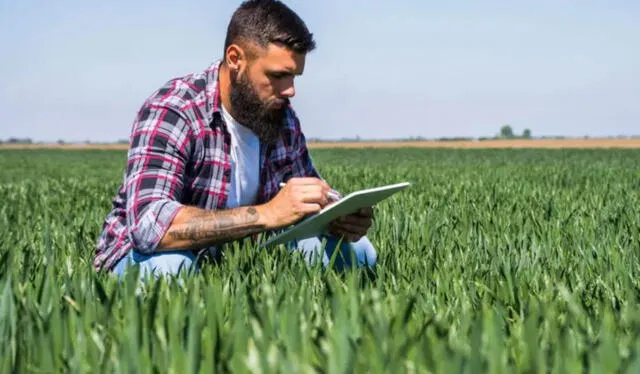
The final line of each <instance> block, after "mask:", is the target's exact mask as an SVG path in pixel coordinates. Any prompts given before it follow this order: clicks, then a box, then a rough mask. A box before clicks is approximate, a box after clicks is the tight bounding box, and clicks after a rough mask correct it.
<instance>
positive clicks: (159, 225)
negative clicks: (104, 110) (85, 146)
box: [125, 104, 191, 253]
mask: <svg viewBox="0 0 640 374" xmlns="http://www.w3.org/2000/svg"><path fill="white" fill-rule="evenodd" d="M190 138H191V129H190V126H189V124H188V123H187V121H185V119H184V118H183V117H182V116H181V115H180V114H179V112H177V111H175V110H173V109H170V108H167V107H164V106H162V105H153V104H147V105H145V106H144V107H143V108H142V109H141V110H140V111H139V113H138V116H137V118H136V121H135V123H134V126H133V131H132V134H131V146H130V149H129V153H128V155H127V172H126V176H125V183H126V194H127V209H126V214H127V227H128V230H127V233H128V235H129V239H130V240H131V242H132V243H133V248H134V250H135V251H138V252H142V253H153V252H154V251H155V250H156V248H157V246H158V244H159V243H160V241H161V240H162V237H163V236H164V235H165V233H166V232H167V229H168V228H169V226H170V225H171V222H172V221H173V219H174V217H175V216H176V214H177V213H178V211H179V209H180V208H181V207H182V205H183V204H182V203H181V198H182V194H183V188H184V173H185V170H186V165H187V162H188V156H187V155H188V154H189V152H190Z"/></svg>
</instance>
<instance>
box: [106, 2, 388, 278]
mask: <svg viewBox="0 0 640 374" xmlns="http://www.w3.org/2000/svg"><path fill="white" fill-rule="evenodd" d="M314 49H315V41H314V40H313V35H312V34H311V33H310V32H309V30H308V29H307V27H306V25H305V24H304V22H303V21H302V20H301V19H300V17H299V16H298V15H297V14H296V13H295V12H293V11H292V10H291V9H289V8H288V7H287V6H285V5H284V4H282V3H281V2H279V1H269V0H252V1H246V2H244V3H242V4H241V5H240V7H239V8H238V9H237V10H236V11H235V12H234V14H233V16H232V18H231V21H230V23H229V25H228V29H227V36H226V40H225V46H224V57H223V58H222V59H221V60H220V61H216V62H214V63H213V64H212V65H211V66H209V67H208V68H207V69H205V70H204V71H202V72H198V73H194V74H190V75H187V76H184V77H180V78H175V79H172V80H170V81H169V82H167V83H166V84H165V85H164V86H163V87H161V88H160V89H158V90H157V91H156V92H154V93H153V94H152V95H151V96H150V97H149V98H148V99H147V100H146V101H145V102H144V104H143V105H142V107H141V108H140V110H139V112H138V114H137V117H136V119H135V121H134V123H133V128H132V132H131V138H130V148H129V151H128V154H127V164H126V170H125V172H124V180H123V183H122V184H121V186H120V187H119V190H118V192H117V195H116V197H115V198H114V199H113V208H112V210H111V212H110V213H109V214H108V215H107V217H106V219H105V221H104V224H103V227H102V232H101V234H100V237H99V239H98V243H97V250H96V254H95V259H94V267H95V268H96V269H97V270H103V269H106V270H108V271H110V272H112V273H115V274H118V275H122V274H123V273H124V272H125V270H126V269H127V268H129V267H130V266H134V265H135V266H139V267H140V270H141V272H140V274H141V275H142V276H145V275H146V274H148V273H152V274H154V275H156V276H157V275H161V274H176V273H178V272H179V271H180V270H181V269H196V270H197V269H198V267H199V265H198V263H199V261H196V260H197V259H198V258H199V257H198V256H199V255H205V257H207V256H214V257H215V256H218V255H219V254H220V247H221V246H223V245H224V244H226V243H229V242H232V241H236V240H244V239H246V238H250V239H251V238H255V237H256V235H257V234H259V233H263V232H267V233H269V232H274V231H277V230H279V229H282V228H285V227H286V226H288V225H290V224H293V223H295V222H297V221H299V220H300V219H301V218H303V217H305V216H306V215H308V214H313V213H316V212H318V211H320V210H321V209H322V208H323V207H325V206H327V204H329V203H330V201H329V198H328V192H329V191H330V189H331V188H330V186H329V185H328V183H327V182H326V181H325V180H323V178H322V177H321V176H320V175H319V173H318V171H317V170H316V168H315V166H314V164H313V162H312V159H311V157H310V155H309V151H308V149H307V145H306V142H305V136H304V134H303V132H302V130H301V127H300V123H299V120H298V118H297V116H296V114H295V112H294V110H293V108H292V107H291V104H290V101H289V100H290V99H291V98H292V97H293V96H294V94H295V88H294V79H295V77H296V76H299V75H302V73H303V70H304V64H305V58H306V55H307V53H309V52H310V51H312V50H314ZM281 183H285V185H284V187H282V188H281V187H280V185H281ZM372 218H373V211H372V209H371V208H368V209H363V210H361V211H360V212H358V213H356V214H351V215H349V216H345V217H342V218H340V219H337V220H336V221H335V222H333V223H332V225H331V226H330V230H329V232H328V233H327V234H326V235H323V236H321V237H317V238H310V239H305V240H300V241H296V242H293V243H291V244H290V245H289V246H288V248H290V249H291V251H300V252H302V253H303V255H304V256H305V258H306V259H307V261H309V263H313V262H314V261H315V259H318V258H321V260H322V262H323V264H324V265H325V266H326V265H327V263H328V261H329V258H330V257H331V256H332V254H333V253H334V251H338V253H337V254H336V255H337V256H336V265H337V267H339V268H345V267H351V266H370V267H373V266H374V265H375V261H376V251H375V249H374V248H373V246H372V245H371V242H370V241H369V240H368V239H367V237H366V233H367V230H368V229H369V228H370V226H371V222H372ZM352 258H355V260H356V263H352V261H351V260H352Z"/></svg>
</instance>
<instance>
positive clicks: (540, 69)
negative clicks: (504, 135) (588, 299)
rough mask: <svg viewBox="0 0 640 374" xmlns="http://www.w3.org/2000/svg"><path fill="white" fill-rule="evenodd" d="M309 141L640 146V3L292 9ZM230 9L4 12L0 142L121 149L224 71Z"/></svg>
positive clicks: (180, 5)
mask: <svg viewBox="0 0 640 374" xmlns="http://www.w3.org/2000/svg"><path fill="white" fill-rule="evenodd" d="M285 2H286V3H287V4H288V5H289V6H291V7H292V8H293V9H294V10H295V11H296V12H298V14H300V15H301V16H302V17H303V19H304V20H305V21H306V22H307V25H308V26H309V28H310V29H311V30H312V32H314V34H315V36H316V40H317V43H318V49H317V50H316V51H314V52H313V53H312V54H310V55H309V56H308V58H307V65H306V70H305V74H304V76H303V77H300V78H298V79H297V82H296V86H297V87H296V88H297V95H296V97H295V98H294V100H293V104H294V106H295V108H296V110H297V112H298V114H299V115H300V117H301V120H302V124H303V129H304V131H305V133H306V135H307V137H321V138H327V139H329V138H341V137H354V136H356V135H359V136H360V137H362V138H378V139H381V138H396V137H409V136H423V137H427V138H436V137H443V136H474V137H478V136H491V135H494V134H495V133H497V132H498V130H499V128H500V126H501V125H502V124H511V125H512V126H513V127H514V129H515V131H516V132H518V133H519V132H521V131H522V130H523V129H524V128H530V129H531V130H532V132H533V135H534V136H535V135H547V136H550V135H569V136H584V135H590V136H607V135H632V134H640V21H639V20H640V2H638V1H636V0H629V1H616V0H611V1H593V0H581V1H567V0H555V1H550V0H536V1H529V0H527V1H517V2H514V1H511V2H507V1H490V0H487V1H455V0H454V1H447V2H442V1H409V0H398V1H377V0H373V1H364V0H349V1H344V0H343V1H341V0H324V1H308V0H307V1H302V0H295V1H294V0H290V1H285ZM238 4H239V2H237V1H227V0H216V1H202V0H192V1H164V2H159V1H153V2H152V1H148V0H137V1H135V2H134V1H123V0H113V1H110V2H88V1H78V0H74V1H71V0H59V1H56V2H49V1H47V2H45V1H35V0H21V1H14V0H11V1H10V0H0V50H2V56H3V57H2V59H0V80H1V81H2V84H1V85H0V110H1V111H2V113H3V121H2V124H0V139H6V138H9V137H12V136H16V137H31V138H33V139H35V140H43V141H55V140H57V139H65V140H69V141H84V140H92V141H113V140H117V139H121V138H127V137H128V136H129V131H130V126H131V121H132V119H133V116H134V114H135V112H136V111H137V109H138V107H139V105H140V104H141V103H142V102H143V101H144V99H145V98H146V97H147V96H148V95H149V94H150V93H151V92H152V91H153V90H155V89H156V88H158V87H159V86H160V85H162V84H163V83H164V82H165V81H167V80H168V79H170V78H173V77H176V76H180V75H182V74H185V73H189V72H192V71H198V70H202V69H204V68H205V67H207V66H208V65H209V64H210V63H211V62H212V61H214V60H216V59H218V58H220V57H221V52H222V47H223V41H224V34H225V31H226V27H227V24H228V20H229V17H230V16H231V14H232V12H233V10H234V9H235V7H236V6H237V5H238Z"/></svg>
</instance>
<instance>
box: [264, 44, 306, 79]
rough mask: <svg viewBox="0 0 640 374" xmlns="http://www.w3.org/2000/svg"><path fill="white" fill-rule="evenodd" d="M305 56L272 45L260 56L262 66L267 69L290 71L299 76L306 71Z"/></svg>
mask: <svg viewBox="0 0 640 374" xmlns="http://www.w3.org/2000/svg"><path fill="white" fill-rule="evenodd" d="M305 57H306V56H305V54H302V53H296V52H294V51H291V50H290V49H287V48H285V47H283V46H281V45H278V44H273V43H270V44H268V45H267V47H266V48H263V53H261V54H260V55H259V56H258V60H259V62H260V64H261V65H262V66H263V67H265V68H266V69H270V70H283V71H285V70H286V71H289V72H291V73H293V74H296V75H299V74H302V72H303V71H304V64H305Z"/></svg>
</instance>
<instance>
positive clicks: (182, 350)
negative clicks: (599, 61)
mask: <svg viewBox="0 0 640 374" xmlns="http://www.w3.org/2000/svg"><path fill="white" fill-rule="evenodd" d="M312 155H313V157H314V160H315V162H316V164H317V167H318V169H319V170H320V172H321V173H322V174H323V176H324V177H325V179H327V180H328V181H329V182H330V184H332V185H333V187H335V188H337V189H339V190H341V191H342V192H345V193H347V192H350V191H354V190H357V189H361V188H368V187H373V186H378V185H383V184H390V183H397V182H403V181H409V182H412V186H411V187H410V188H409V189H407V190H405V191H403V192H401V193H399V194H397V195H395V196H394V197H393V198H391V199H390V200H387V201H385V202H383V203H381V204H380V205H379V206H378V207H377V208H376V221H375V222H374V226H373V228H372V231H371V233H370V235H369V238H370V239H371V240H372V242H373V243H374V244H375V246H376V247H377V249H378V268H377V271H376V274H375V276H372V275H371V274H367V273H366V272H365V271H363V270H355V271H348V272H345V273H338V272H336V271H334V270H331V269H322V268H320V267H310V266H307V265H306V264H305V263H304V261H303V260H302V258H301V257H299V256H296V255H290V254H288V253H287V252H286V251H285V250H284V249H282V248H272V249H269V250H262V249H260V250H259V249H257V248H253V247H251V246H249V245H246V244H245V245H243V246H230V247H229V248H228V250H227V251H226V257H225V258H224V260H223V261H222V262H221V263H220V264H218V265H215V266H208V267H205V268H204V269H203V271H202V272H201V273H200V274H197V275H195V276H192V277H183V278H181V279H177V280H176V279H174V280H167V279H160V280H158V281H150V282H148V283H141V282H138V281H137V280H136V278H135V274H132V275H131V276H130V277H129V278H127V279H125V280H123V281H122V282H120V283H119V282H118V281H117V279H115V278H114V277H113V276H110V275H108V274H99V273H96V272H95V271H94V270H93V269H92V266H91V263H92V260H93V251H94V247H95V243H96V239H97V236H98V233H99V231H100V226H101V224H102V221H103V219H104V217H105V215H106V213H107V212H108V210H109V209H110V206H111V199H112V198H113V196H114V194H115V192H116V188H117V187H118V185H119V183H120V181H121V178H122V172H123V167H124V164H125V157H126V152H124V151H101V150H90V151H89V150H86V151H85V150H83V151H65V150H10V151H9V150H4V151H0V342H2V344H0V371H1V372H2V373H10V372H28V373H51V372H55V373H59V372H127V373H132V372H135V373H165V372H168V373H212V372H251V373H273V372H282V373H319V372H327V373H351V372H367V373H374V372H386V373H479V372H483V373H484V372H486V373H617V372H627V373H638V372H640V308H639V301H640V300H639V297H640V292H639V291H640V258H639V257H640V150H453V149H451V150H444V149H391V150H390V149H378V150H374V149H324V150H320V149H318V150H313V151H312Z"/></svg>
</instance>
